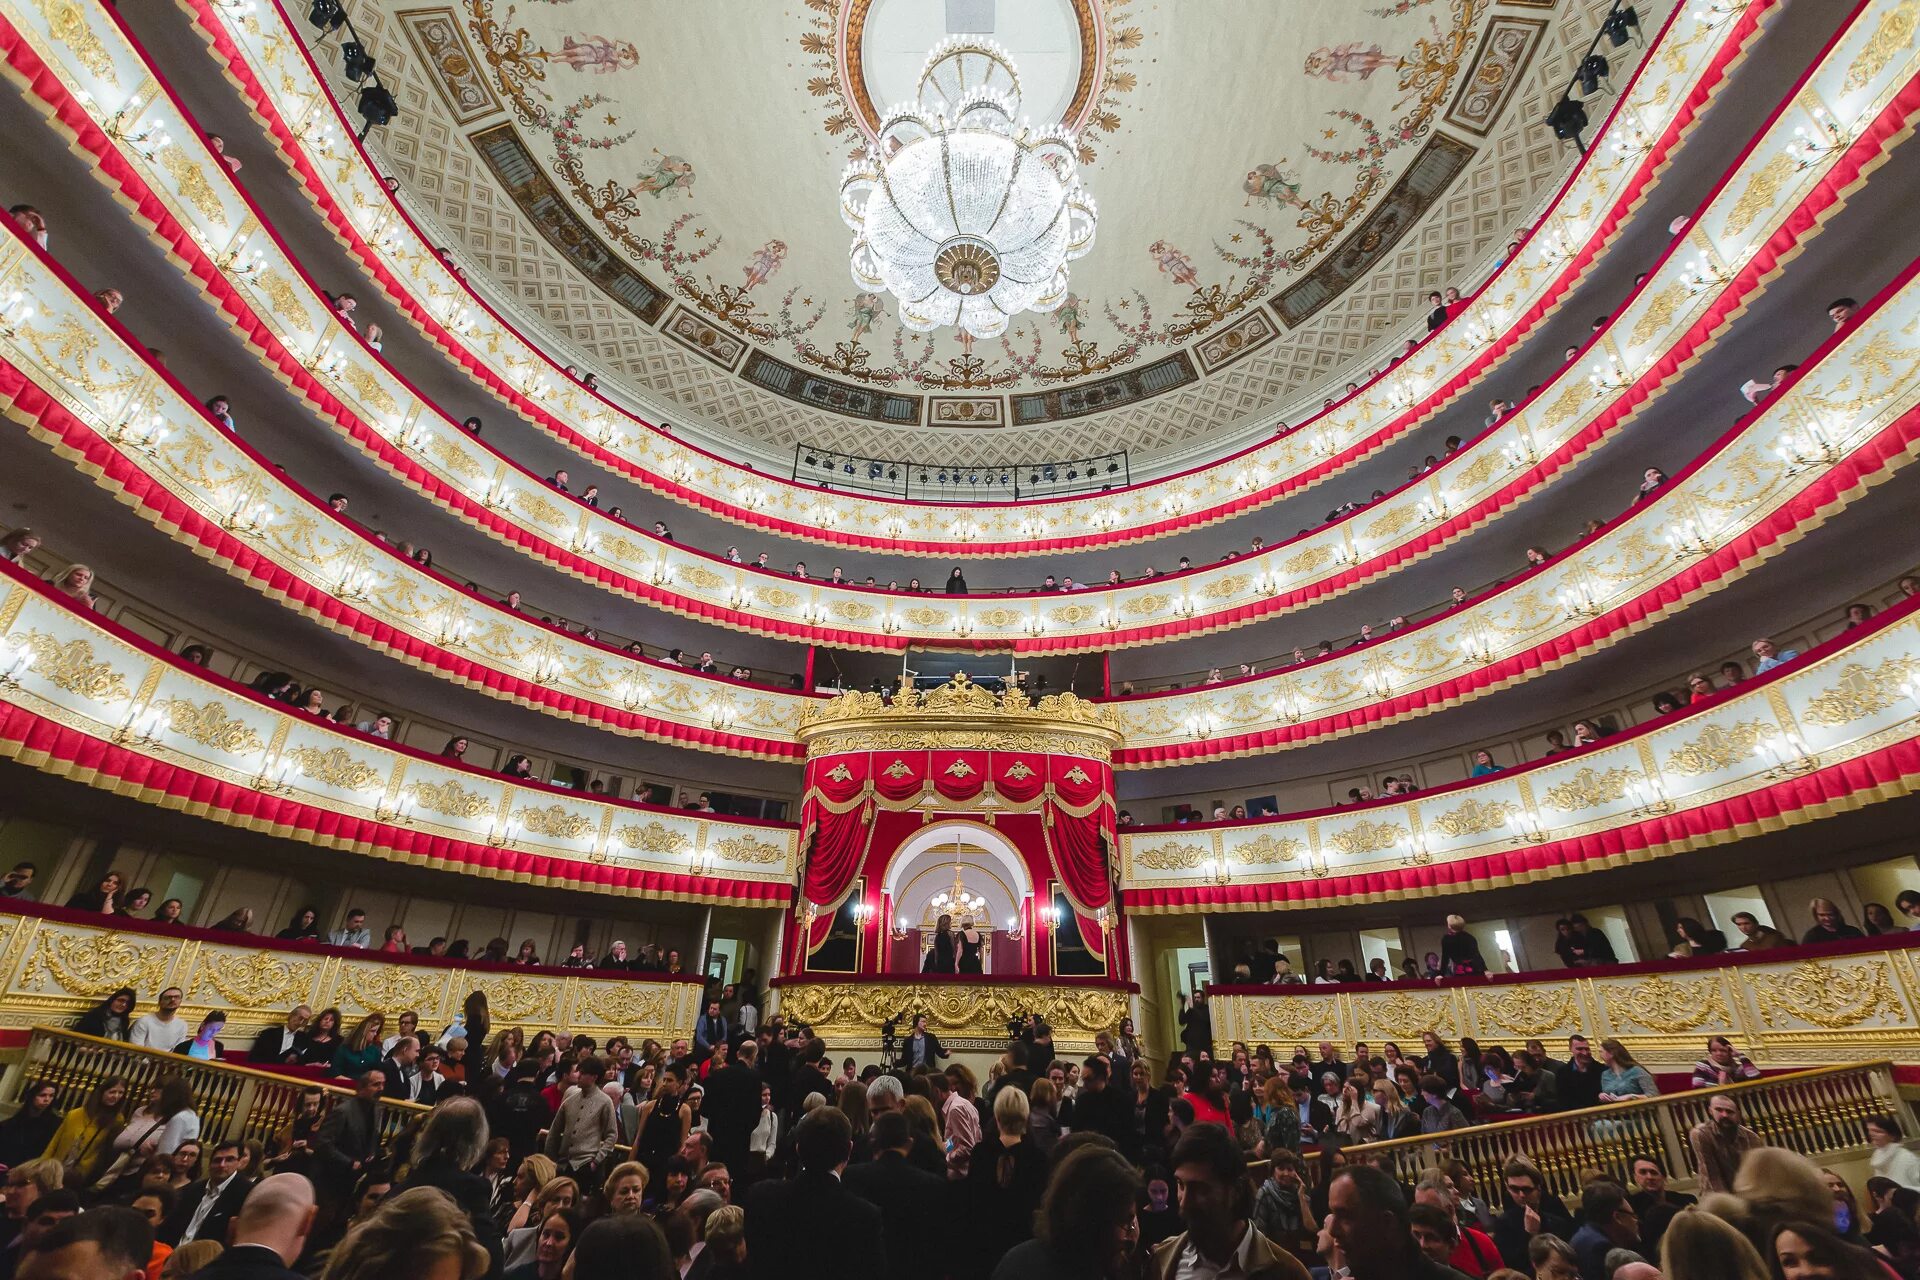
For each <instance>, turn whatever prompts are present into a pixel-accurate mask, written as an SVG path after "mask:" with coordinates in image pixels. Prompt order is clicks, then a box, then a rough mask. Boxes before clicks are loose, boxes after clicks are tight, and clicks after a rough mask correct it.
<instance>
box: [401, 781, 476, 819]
mask: <svg viewBox="0 0 1920 1280" xmlns="http://www.w3.org/2000/svg"><path fill="white" fill-rule="evenodd" d="M407 790H409V791H411V792H412V793H413V796H414V799H415V800H417V801H419V803H420V807H421V808H422V809H425V810H428V811H429V812H431V813H443V814H445V815H447V816H448V817H449V818H477V817H479V816H480V815H481V814H483V813H490V812H492V811H493V806H494V803H495V801H494V799H493V797H492V796H489V795H485V794H483V793H481V792H476V791H469V790H467V789H466V788H465V787H463V786H461V785H460V784H459V783H458V782H455V781H454V780H453V779H451V778H449V779H448V780H447V781H445V782H415V783H413V784H411V785H410V786H409V787H408V788H407Z"/></svg>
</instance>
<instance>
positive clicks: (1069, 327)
mask: <svg viewBox="0 0 1920 1280" xmlns="http://www.w3.org/2000/svg"><path fill="white" fill-rule="evenodd" d="M1086 309H1087V304H1086V303H1084V302H1082V301H1081V300H1080V295H1079V294H1077V293H1069V294H1068V295H1067V296H1066V298H1065V299H1064V300H1062V301H1061V303H1060V307H1059V309H1058V310H1056V311H1055V312H1054V313H1053V322H1054V323H1055V324H1057V325H1059V326H1060V332H1062V333H1064V334H1066V335H1067V341H1068V342H1078V341H1080V326H1081V325H1082V324H1084V323H1085V322H1086Z"/></svg>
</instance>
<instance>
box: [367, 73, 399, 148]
mask: <svg viewBox="0 0 1920 1280" xmlns="http://www.w3.org/2000/svg"><path fill="white" fill-rule="evenodd" d="M399 115H400V104H399V103H397V102H395V101H394V100H393V94H392V93H391V92H389V91H388V89H387V87H386V86H385V85H383V84H381V83H380V82H379V81H378V80H376V81H374V82H373V83H372V84H370V85H367V86H366V87H365V88H363V89H361V90H360V118H361V119H362V120H365V121H366V122H367V123H366V126H365V128H363V129H361V130H360V136H361V137H362V138H364V137H366V136H367V131H368V130H369V129H372V128H373V127H374V126H375V125H382V124H386V123H388V122H389V121H392V120H395V119H397V118H398V117H399Z"/></svg>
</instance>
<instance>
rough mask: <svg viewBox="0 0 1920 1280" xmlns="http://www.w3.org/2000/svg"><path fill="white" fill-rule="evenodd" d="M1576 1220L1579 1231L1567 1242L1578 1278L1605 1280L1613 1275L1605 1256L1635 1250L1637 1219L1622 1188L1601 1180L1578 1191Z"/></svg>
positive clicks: (1638, 1241)
mask: <svg viewBox="0 0 1920 1280" xmlns="http://www.w3.org/2000/svg"><path fill="white" fill-rule="evenodd" d="M1580 1217H1581V1220H1582V1221H1581V1223H1580V1229H1579V1230H1578V1231H1576V1232H1574V1233H1573V1239H1571V1240H1569V1241H1568V1242H1567V1243H1568V1244H1570V1245H1572V1246H1573V1253H1574V1256H1575V1257H1576V1258H1578V1259H1579V1260H1580V1274H1581V1276H1582V1277H1583V1280H1608V1278H1609V1277H1610V1276H1612V1274H1613V1271H1612V1268H1610V1267H1608V1266H1607V1265H1606V1258H1607V1254H1608V1253H1609V1252H1611V1251H1612V1250H1614V1249H1635V1248H1638V1247H1639V1244H1640V1215H1639V1214H1637V1213H1635V1212H1634V1210H1633V1204H1632V1202H1630V1201H1629V1200H1628V1199H1627V1192H1626V1189H1625V1188H1624V1187H1622V1186H1621V1185H1620V1184H1619V1183H1617V1182H1608V1181H1606V1180H1604V1179H1602V1180H1600V1181H1598V1182H1589V1183H1588V1184H1587V1185H1586V1187H1585V1188H1584V1189H1583V1190H1582V1191H1581V1195H1580Z"/></svg>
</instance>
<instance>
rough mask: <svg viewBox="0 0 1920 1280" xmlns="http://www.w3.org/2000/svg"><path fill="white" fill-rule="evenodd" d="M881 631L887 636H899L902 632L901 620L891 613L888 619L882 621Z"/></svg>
mask: <svg viewBox="0 0 1920 1280" xmlns="http://www.w3.org/2000/svg"><path fill="white" fill-rule="evenodd" d="M880 630H881V632H882V634H885V635H890V636H891V635H898V634H899V632H900V619H898V618H896V617H894V616H893V615H892V614H891V613H889V614H888V615H887V616H886V617H884V618H882V619H880Z"/></svg>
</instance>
